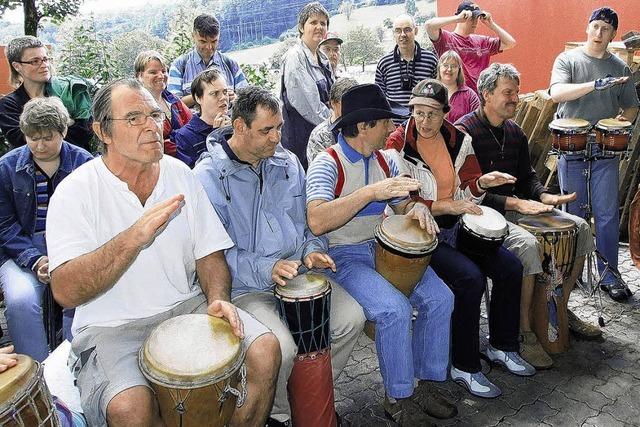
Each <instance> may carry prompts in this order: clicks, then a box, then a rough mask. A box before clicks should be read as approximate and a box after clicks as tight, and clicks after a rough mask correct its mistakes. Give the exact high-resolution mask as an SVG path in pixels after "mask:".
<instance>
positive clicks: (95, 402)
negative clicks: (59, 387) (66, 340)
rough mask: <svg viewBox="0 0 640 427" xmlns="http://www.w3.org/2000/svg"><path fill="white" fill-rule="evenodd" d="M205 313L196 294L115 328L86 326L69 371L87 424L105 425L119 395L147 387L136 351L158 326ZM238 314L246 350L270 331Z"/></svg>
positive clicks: (76, 339) (203, 303)
mask: <svg viewBox="0 0 640 427" xmlns="http://www.w3.org/2000/svg"><path fill="white" fill-rule="evenodd" d="M206 311H207V304H206V300H205V298H204V295H199V296H197V297H194V298H192V299H190V300H187V301H185V302H183V303H181V304H179V305H177V306H176V307H175V308H173V309H171V310H168V311H166V312H164V313H160V314H157V315H155V316H151V317H147V318H144V319H139V320H135V321H132V322H129V323H127V324H124V325H121V326H116V327H89V328H87V329H85V330H83V331H82V332H80V333H79V334H78V335H77V336H75V337H74V339H73V342H72V345H71V346H72V347H71V349H72V356H71V357H73V358H74V359H75V358H77V360H75V362H74V363H73V364H72V365H71V366H70V368H71V371H72V372H73V374H74V376H75V377H76V384H77V386H78V388H79V389H80V400H81V404H82V409H83V411H84V415H85V417H86V418H87V421H88V423H89V425H90V426H106V425H107V421H106V414H107V405H108V404H109V402H110V401H111V399H113V398H114V397H115V396H116V395H117V394H118V393H121V392H122V391H124V390H127V389H129V388H131V387H136V386H146V387H149V383H148V382H147V380H146V379H145V377H144V375H142V372H140V369H139V368H138V351H139V350H140V347H142V344H143V343H144V340H145V339H146V338H147V337H148V336H149V334H150V333H151V331H152V330H153V329H154V328H155V327H156V326H157V325H159V324H160V323H162V322H163V321H165V320H167V319H170V318H172V317H175V316H179V315H181V314H189V313H206ZM238 314H239V316H240V318H241V319H242V322H243V323H244V333H245V338H244V339H243V340H242V345H243V346H244V347H245V349H248V348H249V346H250V345H251V344H252V343H253V341H255V339H256V338H258V337H259V336H260V335H262V334H266V333H268V332H270V331H269V329H267V327H265V326H264V325H263V324H262V323H260V322H259V321H258V320H256V319H255V318H254V317H253V316H252V315H251V314H249V313H247V312H245V311H243V310H240V309H238Z"/></svg>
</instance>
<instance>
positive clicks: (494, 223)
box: [461, 206, 509, 239]
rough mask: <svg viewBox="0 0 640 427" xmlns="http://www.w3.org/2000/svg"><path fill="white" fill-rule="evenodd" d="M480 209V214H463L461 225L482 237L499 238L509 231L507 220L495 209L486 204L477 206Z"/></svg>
mask: <svg viewBox="0 0 640 427" xmlns="http://www.w3.org/2000/svg"><path fill="white" fill-rule="evenodd" d="M478 207H479V208H480V209H482V215H473V214H468V213H466V214H464V215H462V218H461V221H462V224H463V226H465V227H466V228H468V229H469V230H471V231H473V232H474V233H476V234H479V235H481V236H484V237H489V238H491V239H499V238H502V237H505V236H506V235H507V233H508V232H509V226H507V220H506V219H504V217H503V216H502V214H501V213H500V212H498V211H497V210H495V209H491V208H489V207H487V206H478Z"/></svg>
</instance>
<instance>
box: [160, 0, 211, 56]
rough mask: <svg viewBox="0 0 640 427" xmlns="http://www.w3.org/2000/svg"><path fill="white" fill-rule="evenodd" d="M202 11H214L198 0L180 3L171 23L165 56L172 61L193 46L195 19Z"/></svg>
mask: <svg viewBox="0 0 640 427" xmlns="http://www.w3.org/2000/svg"><path fill="white" fill-rule="evenodd" d="M201 13H212V11H211V10H208V9H206V8H205V7H204V6H203V5H202V3H201V2H200V1H198V0H183V1H182V2H181V3H179V4H178V7H176V9H175V13H174V15H173V17H172V18H171V21H170V22H171V23H170V24H169V35H168V37H167V41H168V43H167V44H166V46H165V49H164V52H163V54H164V56H165V57H166V58H167V61H169V62H171V61H173V60H174V59H176V58H177V57H178V56H180V55H182V54H183V53H186V52H187V51H189V49H191V48H193V39H192V37H191V35H192V33H193V20H194V19H195V17H196V16H198V15H200V14H201Z"/></svg>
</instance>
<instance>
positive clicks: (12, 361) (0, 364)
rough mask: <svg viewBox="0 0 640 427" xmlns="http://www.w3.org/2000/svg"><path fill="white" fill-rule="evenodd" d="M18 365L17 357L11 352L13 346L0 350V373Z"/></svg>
mask: <svg viewBox="0 0 640 427" xmlns="http://www.w3.org/2000/svg"><path fill="white" fill-rule="evenodd" d="M17 364H18V355H17V354H15V353H14V352H13V346H12V345H10V346H7V347H4V348H0V372H4V371H6V370H7V369H9V368H13V367H14V366H16V365H17Z"/></svg>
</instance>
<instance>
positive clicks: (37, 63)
mask: <svg viewBox="0 0 640 427" xmlns="http://www.w3.org/2000/svg"><path fill="white" fill-rule="evenodd" d="M16 62H17V63H18V64H29V65H32V66H34V67H39V66H41V65H42V63H43V62H44V63H45V64H48V63H49V58H47V57H46V56H45V57H44V58H33V59H30V60H29V61H16Z"/></svg>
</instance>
